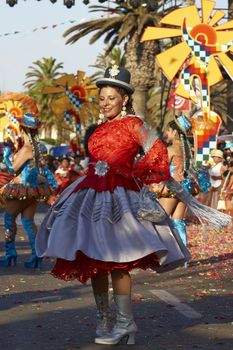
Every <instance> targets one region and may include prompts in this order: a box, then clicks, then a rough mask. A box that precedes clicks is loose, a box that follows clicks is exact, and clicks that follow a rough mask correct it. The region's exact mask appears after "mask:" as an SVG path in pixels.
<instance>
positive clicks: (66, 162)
mask: <svg viewBox="0 0 233 350" xmlns="http://www.w3.org/2000/svg"><path fill="white" fill-rule="evenodd" d="M61 166H62V167H63V168H68V166H69V162H68V160H67V159H62V162H61Z"/></svg>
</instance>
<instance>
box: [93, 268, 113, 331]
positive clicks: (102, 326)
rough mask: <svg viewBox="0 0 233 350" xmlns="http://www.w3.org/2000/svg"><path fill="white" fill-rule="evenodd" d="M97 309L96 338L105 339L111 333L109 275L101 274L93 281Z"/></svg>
mask: <svg viewBox="0 0 233 350" xmlns="http://www.w3.org/2000/svg"><path fill="white" fill-rule="evenodd" d="M91 284H92V289H93V294H94V298H95V303H96V307H97V326H96V336H97V337H104V336H106V335H107V334H108V332H109V331H110V311H109V298H108V288H109V286H108V275H107V274H105V273H100V274H98V275H97V276H96V277H93V278H92V279H91Z"/></svg>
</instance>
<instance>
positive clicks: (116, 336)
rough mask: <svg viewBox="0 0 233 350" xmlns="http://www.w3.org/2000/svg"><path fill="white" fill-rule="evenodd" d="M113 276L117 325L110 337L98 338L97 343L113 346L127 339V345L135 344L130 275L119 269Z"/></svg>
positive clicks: (135, 328)
mask: <svg viewBox="0 0 233 350" xmlns="http://www.w3.org/2000/svg"><path fill="white" fill-rule="evenodd" d="M111 276H112V286H113V293H114V301H115V305H116V324H115V326H114V328H113V330H112V332H111V333H110V334H109V335H108V336H105V337H101V338H96V339H95V342H96V343H97V344H109V345H113V344H118V343H119V342H120V340H121V339H122V338H125V337H127V344H134V343H135V334H136V332H137V326H136V324H135V322H134V319H133V313H132V303H131V284H132V282H131V277H130V274H129V273H128V271H126V270H123V269H119V270H114V271H112V273H111Z"/></svg>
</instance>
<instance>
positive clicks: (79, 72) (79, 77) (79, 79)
mask: <svg viewBox="0 0 233 350" xmlns="http://www.w3.org/2000/svg"><path fill="white" fill-rule="evenodd" d="M84 76H85V72H83V71H81V70H79V71H78V72H77V83H78V84H81V82H82V80H83V78H84Z"/></svg>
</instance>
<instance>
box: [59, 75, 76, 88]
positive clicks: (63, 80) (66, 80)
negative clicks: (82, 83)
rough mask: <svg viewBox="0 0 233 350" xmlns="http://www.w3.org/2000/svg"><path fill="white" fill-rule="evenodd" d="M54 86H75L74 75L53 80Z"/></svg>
mask: <svg viewBox="0 0 233 350" xmlns="http://www.w3.org/2000/svg"><path fill="white" fill-rule="evenodd" d="M54 84H55V85H61V86H66V85H67V84H68V85H69V86H72V85H75V84H76V80H75V76H74V74H66V75H64V76H62V77H61V78H58V79H54Z"/></svg>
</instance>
